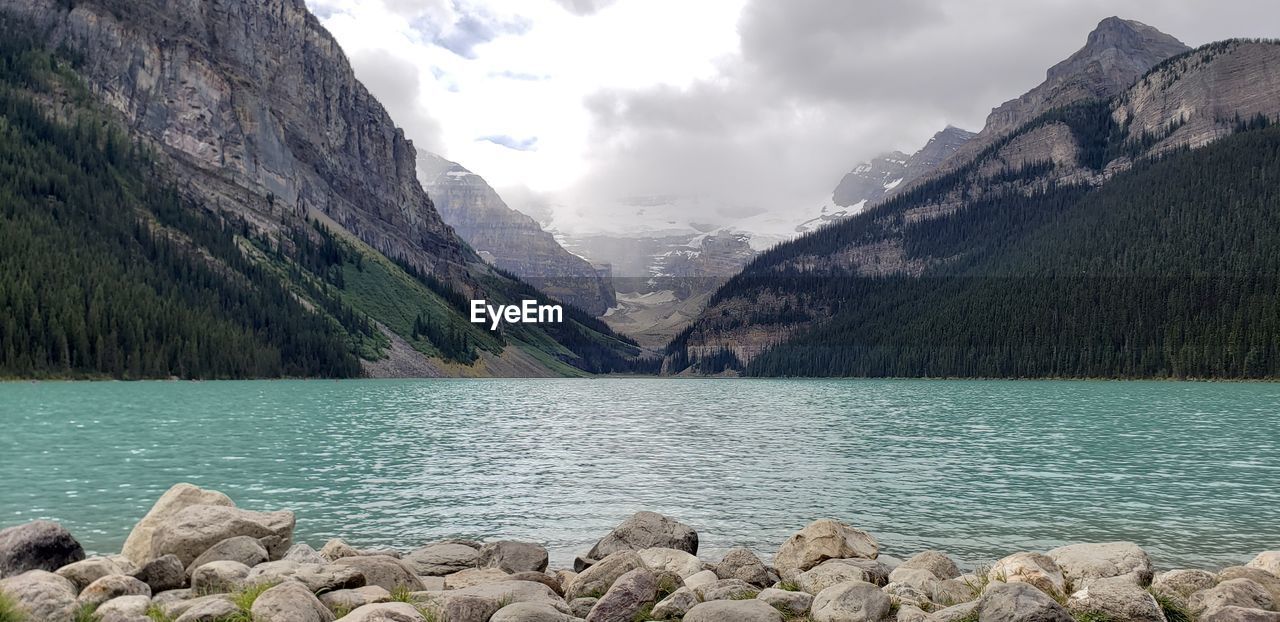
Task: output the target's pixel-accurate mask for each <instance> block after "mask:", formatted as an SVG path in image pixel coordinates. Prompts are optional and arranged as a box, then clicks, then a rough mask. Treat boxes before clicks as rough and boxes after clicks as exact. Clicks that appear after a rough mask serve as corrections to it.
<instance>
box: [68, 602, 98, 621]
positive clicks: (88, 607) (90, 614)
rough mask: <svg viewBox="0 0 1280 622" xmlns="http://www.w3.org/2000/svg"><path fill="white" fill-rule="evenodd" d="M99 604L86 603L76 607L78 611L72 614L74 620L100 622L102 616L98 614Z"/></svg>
mask: <svg viewBox="0 0 1280 622" xmlns="http://www.w3.org/2000/svg"><path fill="white" fill-rule="evenodd" d="M97 610H98V606H97V605H95V604H93V603H85V604H83V605H80V606H79V607H76V612H75V613H74V614H72V618H71V619H72V620H73V621H74V622H98V621H99V620H101V619H102V616H99V615H98V614H97Z"/></svg>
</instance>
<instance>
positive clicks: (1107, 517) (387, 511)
mask: <svg viewBox="0 0 1280 622" xmlns="http://www.w3.org/2000/svg"><path fill="white" fill-rule="evenodd" d="M0 424H3V426H4V433H3V434H2V435H0V526H4V525H10V524H17V523H20V522H25V521H28V520H33V519H37V518H46V519H55V520H58V521H61V522H62V523H64V524H65V525H67V526H68V527H69V528H70V529H71V531H72V533H74V534H75V535H76V536H77V537H78V538H79V539H80V541H81V542H82V543H83V544H84V545H85V547H86V548H87V549H91V550H94V551H97V552H115V551H118V550H119V549H120V546H121V544H122V543H123V542H124V539H125V537H126V536H127V535H128V533H129V530H130V529H131V528H132V526H133V524H134V523H135V522H136V521H137V520H138V519H139V518H140V517H141V516H142V515H143V514H144V513H145V512H146V510H147V509H148V508H149V507H150V506H151V504H152V503H153V502H154V501H155V499H156V498H157V497H158V496H159V495H160V494H161V493H162V492H163V491H164V490H165V489H167V488H168V487H169V486H171V485H172V484H174V483H176V482H182V481H187V482H192V483H194V484H197V485H200V486H203V487H208V488H213V489H216V490H220V491H222V492H225V493H227V494H228V495H230V496H231V497H232V498H233V499H234V500H235V501H236V502H237V504H238V505H240V506H241V507H245V508H250V509H259V510H265V509H292V510H294V511H296V512H297V514H298V530H297V539H298V540H300V541H306V542H309V543H311V544H313V545H314V546H316V547H319V546H320V545H321V544H323V542H324V541H325V540H326V539H327V538H329V537H331V536H335V535H341V536H343V537H345V538H347V540H348V541H349V542H351V543H352V544H354V545H356V546H380V545H390V546H396V547H398V548H401V549H402V550H406V551H407V550H409V549H412V548H414V547H416V546H418V545H421V544H424V543H426V542H429V541H432V540H436V539H441V538H446V537H470V538H500V537H501V538H514V539H525V540H531V541H536V542H539V543H542V544H544V545H546V546H547V547H548V548H549V549H550V551H551V555H552V564H553V566H554V565H567V564H569V563H570V561H571V560H572V556H573V555H574V554H576V553H582V552H585V551H586V549H588V548H589V547H590V546H591V544H592V543H593V542H594V540H595V539H597V538H599V537H600V536H602V535H604V534H605V533H606V532H607V531H608V530H609V529H610V528H611V527H612V526H613V525H615V524H617V523H618V522H619V521H621V520H622V519H623V518H625V517H626V516H627V515H629V514H630V513H632V512H634V511H637V510H642V509H644V510H653V511H657V512H662V513H664V514H667V515H670V516H672V517H675V518H677V519H679V520H681V521H683V522H686V523H688V524H690V525H692V526H694V527H695V528H696V529H697V530H698V532H699V534H700V536H701V539H702V551H703V555H702V556H703V557H704V558H707V559H717V558H718V554H719V553H720V552H722V551H723V550H724V549H727V548H730V547H733V546H738V545H744V546H749V547H752V548H754V549H756V550H757V551H758V552H760V553H761V554H762V555H765V556H771V555H772V554H773V552H774V551H775V550H776V549H777V547H778V545H779V544H781V543H782V541H783V540H785V539H786V538H787V536H789V535H790V534H792V533H794V532H795V531H797V530H798V529H800V528H801V527H803V526H804V525H805V524H806V523H808V522H809V521H811V520H813V519H816V518H824V517H830V518H838V519H841V520H844V521H846V522H849V523H851V524H853V525H855V526H858V527H860V528H863V529H866V530H868V531H870V532H872V533H873V534H875V535H876V537H877V538H878V539H879V540H880V542H881V544H882V547H883V548H884V551H885V552H886V553H889V554H892V555H895V556H898V557H906V556H908V555H910V554H912V553H915V552H917V551H919V550H922V549H925V548H936V549H941V550H943V551H946V552H948V553H950V554H952V555H953V556H955V557H956V558H958V559H960V560H963V561H964V562H966V563H968V564H970V565H975V564H981V563H989V562H990V561H992V560H994V559H996V558H998V557H1000V556H1003V555H1005V554H1007V553H1012V552H1015V551H1019V550H1045V549H1048V548H1051V547H1053V546H1056V545H1059V544H1063V543H1066V542H1071V541H1101V540H1132V541H1135V542H1138V543H1139V544H1141V545H1142V546H1143V547H1145V548H1146V549H1147V551H1148V552H1149V553H1151V555H1152V557H1153V560H1154V562H1155V563H1156V564H1157V566H1159V567H1162V568H1171V567H1175V566H1190V567H1206V568H1208V567H1218V566H1223V565H1231V564H1235V563H1242V562H1244V561H1246V560H1248V559H1250V558H1251V557H1252V556H1253V555H1254V554H1256V553H1257V552H1259V551H1262V550H1264V549H1268V548H1276V547H1277V546H1278V545H1280V522H1277V521H1276V514H1275V512H1276V508H1277V507H1280V447H1278V445H1280V385H1275V384H1226V383H1223V384H1216V383H1172V382H1168V383H1165V382H1058V381H1046V382H1002V381H909V380H900V381H899V380H894V381H881V380H875V381H872V380H672V379H596V380H422V381H380V380H361V381H342V382H332V381H275V382H272V381H262V382H203V383H190V382H144V383H121V382H105V383H76V382H68V383H56V382H54V383H5V384H0ZM766 559H768V557H766Z"/></svg>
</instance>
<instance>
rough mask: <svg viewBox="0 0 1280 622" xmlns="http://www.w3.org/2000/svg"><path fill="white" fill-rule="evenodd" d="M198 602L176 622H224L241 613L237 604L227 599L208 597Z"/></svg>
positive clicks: (186, 610) (179, 616)
mask: <svg viewBox="0 0 1280 622" xmlns="http://www.w3.org/2000/svg"><path fill="white" fill-rule="evenodd" d="M196 600H197V601H198V602H195V603H194V604H192V606H191V607H189V608H186V609H185V610H183V612H182V613H181V614H180V615H178V617H177V619H176V620H174V622H223V621H224V620H226V619H227V618H229V617H230V616H232V615H235V614H237V613H239V612H240V608H239V607H236V605H235V603H232V602H231V601H229V600H227V599H225V598H216V597H206V598H199V599H196Z"/></svg>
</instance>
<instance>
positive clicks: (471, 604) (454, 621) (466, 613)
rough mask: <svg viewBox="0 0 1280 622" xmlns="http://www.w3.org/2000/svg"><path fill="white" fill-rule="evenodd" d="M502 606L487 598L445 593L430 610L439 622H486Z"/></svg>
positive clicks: (496, 601) (498, 602)
mask: <svg viewBox="0 0 1280 622" xmlns="http://www.w3.org/2000/svg"><path fill="white" fill-rule="evenodd" d="M503 604H505V603H503V602H501V601H499V600H498V599H496V598H490V597H488V596H477V595H475V594H450V593H445V594H443V595H441V596H440V597H439V598H438V599H436V602H435V604H434V606H432V607H431V610H432V611H433V612H434V613H435V615H437V616H438V617H439V618H440V619H441V620H448V621H449V622H486V621H487V620H488V619H489V618H491V617H493V614H495V613H497V612H498V610H499V609H501V608H502V606H503ZM428 617H430V616H428Z"/></svg>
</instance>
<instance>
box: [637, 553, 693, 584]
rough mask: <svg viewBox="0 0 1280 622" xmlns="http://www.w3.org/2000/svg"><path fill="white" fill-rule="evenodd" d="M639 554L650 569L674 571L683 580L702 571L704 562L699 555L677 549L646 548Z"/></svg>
mask: <svg viewBox="0 0 1280 622" xmlns="http://www.w3.org/2000/svg"><path fill="white" fill-rule="evenodd" d="M639 555H640V559H641V560H643V561H644V563H645V565H646V566H648V567H649V569H650V570H653V571H654V572H671V573H674V574H675V575H676V576H678V577H680V580H681V581H683V580H684V578H685V577H689V576H693V575H695V574H697V573H699V572H702V562H700V561H698V558H697V557H694V556H693V555H690V554H688V553H686V552H684V551H680V550H677V549H662V548H652V549H644V550H643V551H639Z"/></svg>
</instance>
